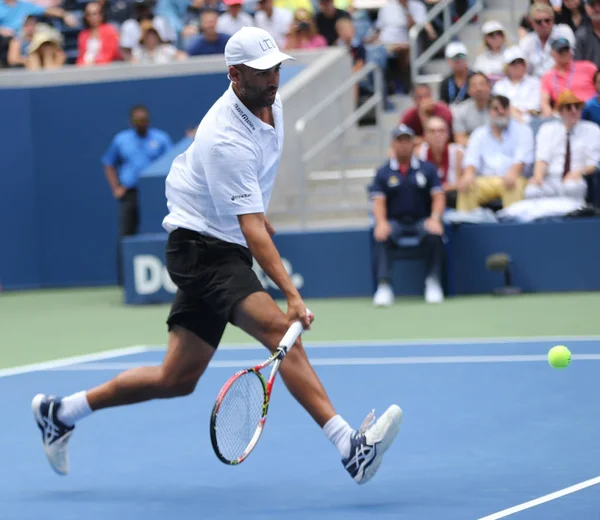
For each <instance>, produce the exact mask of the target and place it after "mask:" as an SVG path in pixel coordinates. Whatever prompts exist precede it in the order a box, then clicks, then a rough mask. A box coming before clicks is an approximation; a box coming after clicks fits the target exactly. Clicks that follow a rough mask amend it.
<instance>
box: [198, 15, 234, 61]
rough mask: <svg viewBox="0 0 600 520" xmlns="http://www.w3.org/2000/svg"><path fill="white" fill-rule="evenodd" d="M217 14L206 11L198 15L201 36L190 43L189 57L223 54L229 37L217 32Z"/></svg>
mask: <svg viewBox="0 0 600 520" xmlns="http://www.w3.org/2000/svg"><path fill="white" fill-rule="evenodd" d="M218 18H219V12H218V11H216V10H213V9H207V10H206V11H203V12H202V14H201V15H200V30H201V31H202V34H201V35H200V36H198V37H197V38H196V39H194V40H193V41H192V43H191V44H190V45H189V47H188V54H189V55H190V56H206V55H210V54H223V53H224V52H225V45H227V42H228V41H229V38H230V36H229V35H228V34H223V33H220V32H217V19H218Z"/></svg>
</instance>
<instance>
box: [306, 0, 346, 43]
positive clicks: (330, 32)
mask: <svg viewBox="0 0 600 520" xmlns="http://www.w3.org/2000/svg"><path fill="white" fill-rule="evenodd" d="M341 18H350V15H349V14H348V13H347V12H346V11H343V10H342V9H338V8H337V7H336V6H335V5H333V0H319V11H318V12H317V14H316V15H315V23H316V25H317V31H319V34H320V35H321V36H323V37H324V38H325V39H326V40H327V45H333V44H334V43H335V42H336V41H337V39H338V38H339V34H338V32H337V29H336V27H335V24H336V22H337V21H338V20H340V19H341Z"/></svg>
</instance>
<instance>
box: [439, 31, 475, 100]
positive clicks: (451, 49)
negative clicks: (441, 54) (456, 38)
mask: <svg viewBox="0 0 600 520" xmlns="http://www.w3.org/2000/svg"><path fill="white" fill-rule="evenodd" d="M445 56H446V59H447V60H448V65H450V69H451V70H452V74H450V75H449V76H447V77H446V78H444V80H443V81H442V82H441V83H440V100H441V101H443V102H444V103H446V104H447V105H454V104H456V103H460V102H461V101H464V100H465V99H469V85H468V82H469V81H468V80H469V78H470V77H471V74H473V73H472V72H471V71H470V70H469V63H468V61H467V60H468V57H469V51H468V50H467V46H466V45H465V44H464V43H462V42H450V43H449V44H448V45H447V46H446V50H445Z"/></svg>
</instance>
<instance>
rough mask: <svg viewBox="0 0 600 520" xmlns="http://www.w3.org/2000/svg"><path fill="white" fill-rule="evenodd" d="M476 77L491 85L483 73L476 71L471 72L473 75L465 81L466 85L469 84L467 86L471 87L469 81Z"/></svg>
mask: <svg viewBox="0 0 600 520" xmlns="http://www.w3.org/2000/svg"><path fill="white" fill-rule="evenodd" d="M477 76H481V77H482V78H484V79H485V80H486V81H487V84H488V85H490V84H491V81H490V78H488V77H487V76H486V75H485V74H484V73H483V72H481V71H476V72H473V74H471V75H470V76H469V79H468V80H467V83H468V84H469V86H470V85H471V81H472V80H473V78H475V77H477Z"/></svg>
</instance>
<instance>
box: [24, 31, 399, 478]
mask: <svg viewBox="0 0 600 520" xmlns="http://www.w3.org/2000/svg"><path fill="white" fill-rule="evenodd" d="M288 59H293V58H291V57H290V56H288V55H287V54H284V53H282V52H281V51H280V50H279V48H278V46H277V43H276V42H275V39H274V38H273V37H272V36H271V35H270V34H269V33H268V32H266V31H264V30H263V29H259V28H257V27H245V28H243V29H241V30H240V31H238V32H237V33H235V34H234V35H233V36H232V37H231V39H230V40H229V41H228V42H227V46H226V47H225V61H226V63H227V66H228V69H229V78H230V80H231V84H230V86H229V88H228V89H227V91H226V92H225V93H224V94H223V95H222V96H221V97H220V98H219V99H218V100H217V101H216V102H215V104H214V105H213V106H212V107H211V109H210V110H209V111H208V113H207V114H206V115H205V116H204V118H203V119H202V121H201V122H200V125H199V127H198V129H197V131H196V136H195V139H194V142H193V143H192V144H191V145H190V147H189V148H188V149H187V150H186V151H185V152H184V153H183V154H181V155H180V156H178V157H177V158H176V159H175V160H174V162H173V165H172V167H171V171H170V172H169V175H168V176H167V180H166V196H167V206H168V209H169V214H168V215H167V216H166V217H165V219H164V221H163V226H164V227H165V229H166V230H167V231H169V239H168V243H167V247H166V259H167V262H166V263H167V269H168V272H169V275H170V277H171V279H172V280H173V282H174V283H175V284H176V285H177V286H178V290H177V294H176V295H175V300H174V302H173V305H172V308H171V312H170V314H169V318H168V320H167V324H168V329H169V342H168V349H167V353H166V356H165V358H164V361H163V364H162V365H161V366H157V367H140V368H135V369H133V370H128V371H126V372H123V373H121V374H120V375H118V376H116V377H115V378H114V379H112V380H110V381H108V382H107V383H104V384H102V385H100V386H98V387H96V388H93V389H91V390H89V391H83V392H78V393H76V394H73V395H71V396H68V397H65V398H63V399H59V398H56V397H48V396H46V395H44V394H38V395H37V396H35V397H34V399H33V403H32V408H33V412H34V417H35V419H36V421H37V423H38V425H39V427H40V429H41V430H42V440H43V446H44V450H45V452H46V456H47V458H48V460H49V462H50V464H51V466H52V468H53V469H54V470H55V471H56V472H58V473H59V474H63V475H64V474H66V473H67V472H68V456H67V442H68V440H69V438H70V436H71V434H72V432H73V429H74V426H75V423H76V422H77V421H78V420H80V419H82V418H84V417H86V416H88V415H90V414H91V413H92V412H94V411H97V410H101V409H105V408H110V407H115V406H122V405H127V404H134V403H140V402H144V401H149V400H151V399H160V398H172V397H179V396H185V395H188V394H190V393H192V392H193V391H194V389H195V387H196V384H197V382H198V380H199V379H200V376H201V375H202V373H203V372H204V370H205V369H206V367H207V365H208V363H209V361H210V360H211V358H212V356H213V355H214V353H215V351H216V348H217V347H218V345H219V343H220V341H221V337H222V334H223V332H224V330H225V327H226V325H227V324H228V323H232V324H233V325H235V326H237V327H240V328H241V329H242V330H244V331H245V332H246V333H248V334H250V335H251V336H253V337H254V338H256V339H257V340H258V341H259V342H261V343H262V344H264V345H265V346H266V347H267V348H268V349H269V350H271V351H274V350H276V349H277V347H278V346H279V342H280V341H281V339H282V337H283V336H284V334H285V332H286V331H287V330H288V328H289V326H290V325H291V323H292V322H294V321H296V320H300V321H301V322H302V324H303V325H304V327H305V328H308V327H310V324H311V322H312V321H313V319H314V316H313V315H312V314H310V313H309V312H308V311H307V309H306V307H305V305H304V302H303V301H302V298H301V296H300V294H299V292H298V291H297V289H296V287H295V286H294V284H293V282H292V280H291V279H290V276H289V275H288V274H287V271H286V270H285V268H284V266H283V263H282V261H281V258H280V256H279V254H278V252H277V249H276V248H275V245H274V243H273V241H272V239H271V236H272V234H273V232H274V231H273V228H272V227H271V225H270V224H269V222H268V220H267V219H266V217H265V211H266V209H267V207H268V204H269V199H270V196H271V191H272V188H273V185H274V182H275V175H276V171H277V166H278V164H279V160H280V157H281V152H282V149H283V117H282V105H281V99H280V98H279V96H278V94H277V91H278V87H279V69H280V67H281V63H282V62H283V61H285V60H288ZM253 257H254V258H255V259H256V261H257V262H258V264H259V265H260V266H261V267H262V269H263V270H264V271H265V273H266V274H267V275H268V276H269V277H270V278H271V280H273V281H274V282H275V283H276V284H277V286H278V287H279V288H280V289H281V291H282V292H283V294H284V295H285V297H286V299H287V314H286V313H284V312H283V311H282V310H281V309H280V308H279V306H278V305H277V304H276V303H275V301H274V300H273V299H272V298H271V297H270V296H269V295H268V294H267V292H266V291H265V290H264V289H263V287H262V285H261V283H260V281H259V280H258V278H257V276H256V274H255V272H254V271H253V269H252V259H253ZM280 373H281V376H282V378H283V380H284V382H285V384H286V386H287V388H288V390H289V391H290V393H291V394H292V395H293V396H294V398H295V399H296V400H297V401H299V402H300V404H301V405H302V406H303V407H304V408H305V409H306V410H307V412H308V413H309V414H310V415H311V417H312V418H313V419H314V420H315V422H317V424H318V425H319V426H320V427H321V428H322V429H323V432H324V434H325V435H326V436H327V438H328V439H329V440H330V441H331V442H332V443H333V444H334V445H335V446H336V448H337V449H338V451H339V453H340V455H341V458H342V463H343V465H344V468H345V469H346V471H348V473H349V474H350V476H351V477H352V478H353V479H354V480H355V481H356V482H357V483H359V484H362V483H365V482H367V481H368V480H370V479H371V478H372V477H373V476H374V475H375V473H376V471H377V469H378V468H379V466H380V465H381V462H382V458H383V455H384V453H385V451H386V450H387V449H388V448H389V446H390V445H391V444H392V441H393V440H394V438H395V436H396V434H397V433H398V430H399V428H400V423H401V420H402V410H401V409H400V408H399V407H398V406H396V405H392V406H390V407H389V408H388V409H387V411H386V412H385V413H384V414H383V415H382V416H381V417H380V418H379V419H378V420H377V421H375V420H374V417H373V416H372V414H369V415H368V416H367V418H368V420H367V421H365V424H364V426H361V428H360V429H359V430H354V429H352V428H351V427H350V426H349V425H348V423H347V422H346V421H345V420H344V419H343V418H342V417H341V416H340V415H338V414H337V413H336V411H335V410H334V408H333V405H332V404H331V402H330V401H329V398H328V396H327V394H326V392H325V390H324V388H323V386H322V385H321V383H320V381H319V379H318V377H317V375H316V373H315V371H314V370H313V368H312V366H311V364H310V362H309V360H308V357H307V355H306V352H305V350H304V348H303V347H302V343H301V341H300V340H298V341H297V342H296V345H295V346H294V348H292V349H291V350H290V352H289V354H288V355H287V356H286V357H285V358H284V360H283V362H282V364H281V369H280Z"/></svg>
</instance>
